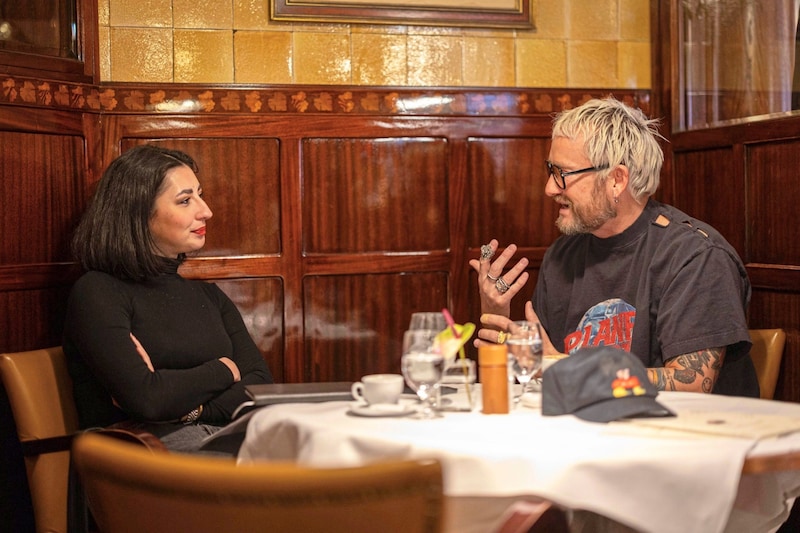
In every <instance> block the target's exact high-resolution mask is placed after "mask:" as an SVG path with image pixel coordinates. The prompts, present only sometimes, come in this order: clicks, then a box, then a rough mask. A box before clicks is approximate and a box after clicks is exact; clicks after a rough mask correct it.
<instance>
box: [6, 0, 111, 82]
mask: <svg viewBox="0 0 800 533" xmlns="http://www.w3.org/2000/svg"><path fill="white" fill-rule="evenodd" d="M96 45H97V0H25V1H20V0H0V70H2V71H3V72H4V73H7V74H11V75H31V76H38V77H47V78H54V79H58V80H70V81H85V82H91V81H94V77H95V73H96V72H97V68H96V56H97V52H96V48H97V46H96Z"/></svg>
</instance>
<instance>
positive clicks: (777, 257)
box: [745, 137, 800, 288]
mask: <svg viewBox="0 0 800 533" xmlns="http://www.w3.org/2000/svg"><path fill="white" fill-rule="evenodd" d="M745 161H746V163H745V164H746V168H747V178H748V182H747V189H746V193H747V213H746V216H747V230H748V243H749V250H750V255H749V258H748V259H749V261H750V262H754V263H767V264H783V265H800V239H799V238H798V231H797V224H796V223H795V222H794V221H793V218H794V217H793V216H792V215H793V214H794V213H796V212H797V206H799V205H800V187H797V186H796V185H794V184H796V183H797V169H798V168H800V137H798V138H795V139H791V140H784V141H775V142H769V143H757V144H751V145H748V146H747V157H746V159H745ZM787 185H788V186H787ZM798 288H800V287H798Z"/></svg>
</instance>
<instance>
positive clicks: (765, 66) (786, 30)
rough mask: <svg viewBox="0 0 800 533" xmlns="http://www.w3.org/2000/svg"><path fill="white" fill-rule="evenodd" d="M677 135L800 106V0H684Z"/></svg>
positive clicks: (675, 120)
mask: <svg viewBox="0 0 800 533" xmlns="http://www.w3.org/2000/svg"><path fill="white" fill-rule="evenodd" d="M676 9H677V13H676V15H677V16H676V20H677V23H678V28H677V31H678V40H677V41H678V43H677V45H678V48H679V49H678V50H677V55H676V57H677V58H678V69H679V72H678V76H677V79H678V87H677V97H678V102H677V103H678V105H677V106H676V107H675V108H674V109H675V113H674V115H673V124H674V127H675V129H676V130H677V131H682V130H692V129H698V128H707V127H713V126H718V125H723V124H728V123H731V122H737V121H745V120H756V119H760V118H765V117H770V116H775V114H786V113H792V112H793V111H794V110H797V109H800V101H799V99H798V91H799V90H800V80H799V78H800V76H798V69H797V67H796V64H795V63H796V62H795V56H796V50H797V21H798V10H800V0H770V1H768V2H765V1H763V0H680V1H678V2H676Z"/></svg>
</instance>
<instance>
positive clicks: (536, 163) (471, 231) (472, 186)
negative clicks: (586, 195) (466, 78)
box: [465, 135, 558, 249]
mask: <svg viewBox="0 0 800 533" xmlns="http://www.w3.org/2000/svg"><path fill="white" fill-rule="evenodd" d="M549 151H550V137H549V135H547V136H546V137H539V138H512V137H508V138H472V139H470V140H469V152H468V162H467V170H466V171H467V185H466V189H467V192H466V197H467V201H468V203H469V218H468V222H467V226H466V228H465V229H466V232H467V235H468V238H467V244H468V246H469V247H471V248H475V249H477V248H479V247H480V245H481V244H484V243H487V242H489V240H490V239H492V238H496V239H497V240H498V241H499V242H500V246H502V247H505V246H506V245H508V244H511V243H514V244H516V245H518V246H521V247H537V246H548V245H549V244H550V243H551V242H553V240H555V238H556V237H557V236H558V230H557V229H556V226H555V220H556V217H557V215H558V213H557V209H556V207H555V205H556V204H555V202H554V201H553V200H552V199H551V198H548V197H547V196H546V195H545V193H544V188H545V186H546V184H547V170H546V167H545V164H544V162H545V160H547V155H548V153H549Z"/></svg>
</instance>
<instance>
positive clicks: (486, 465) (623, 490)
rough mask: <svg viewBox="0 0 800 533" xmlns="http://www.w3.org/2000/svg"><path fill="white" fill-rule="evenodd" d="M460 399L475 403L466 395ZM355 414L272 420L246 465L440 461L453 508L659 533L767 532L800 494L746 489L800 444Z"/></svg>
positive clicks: (795, 483) (763, 482) (275, 415)
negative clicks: (547, 510) (508, 510)
mask: <svg viewBox="0 0 800 533" xmlns="http://www.w3.org/2000/svg"><path fill="white" fill-rule="evenodd" d="M476 394H479V392H477V391H476ZM452 398H453V400H454V403H456V404H459V403H462V404H463V403H464V402H465V399H464V396H463V395H462V394H458V395H454V396H452ZM658 399H659V401H660V402H662V403H663V404H665V405H666V406H668V407H670V408H671V409H673V410H674V411H677V412H680V411H681V410H698V409H701V410H708V411H714V412H717V411H726V410H729V411H743V412H749V413H752V412H763V413H781V414H787V415H791V416H797V417H800V405H797V404H788V403H781V402H767V401H763V400H750V399H743V398H726V397H721V396H711V395H702V394H692V393H662V394H660V395H659V397H658ZM350 405H351V404H350V403H349V402H329V403H320V404H283V405H275V406H270V407H267V408H262V409H261V410H259V411H257V412H255V413H253V414H252V416H251V418H250V421H249V423H248V427H247V435H246V437H245V441H244V443H243V445H242V447H241V450H240V452H239V459H238V460H239V463H240V464H246V463H249V462H254V461H263V460H293V461H297V462H300V463H302V464H306V465H311V466H317V467H333V466H349V465H361V464H364V463H368V462H370V461H376V460H381V459H386V458H420V457H435V458H438V459H440V460H441V461H442V463H443V465H444V490H445V494H446V495H447V496H448V497H451V498H456V499H458V498H463V499H464V501H475V499H476V498H477V499H496V500H497V501H498V502H502V505H503V506H505V505H508V502H509V501H512V500H513V499H514V498H516V497H520V496H526V495H532V496H538V497H540V498H545V499H548V500H551V501H553V502H556V503H558V504H561V505H563V506H566V507H569V508H572V509H583V510H587V511H591V512H595V513H597V514H600V515H603V516H606V517H608V518H611V519H612V520H614V521H617V522H619V523H621V524H625V525H627V526H630V527H632V528H635V529H637V530H641V531H654V532H662V531H663V532H672V531H674V532H680V533H684V532H687V531H702V532H721V531H728V532H742V533H744V532H745V531H746V532H748V533H749V532H752V531H767V530H769V529H770V528H774V527H776V526H777V525H779V524H780V523H781V522H782V521H783V520H785V518H786V516H787V515H788V509H787V507H786V506H787V504H786V501H787V500H790V499H791V498H793V497H795V496H796V495H797V493H798V490H799V489H800V472H789V473H783V474H775V475H763V476H746V477H745V478H743V479H740V478H742V476H741V468H742V464H743V463H744V460H745V458H746V457H747V456H748V454H750V455H757V454H763V453H778V452H786V451H789V450H796V449H800V435H799V434H797V433H795V434H792V435H790V436H785V437H779V438H771V439H765V440H762V441H757V440H756V439H753V438H738V437H717V436H709V435H701V434H690V433H685V434H679V433H675V432H671V431H663V430H658V429H652V428H645V427H639V426H633V425H631V424H626V423H612V424H595V423H589V422H584V421H581V420H579V419H577V418H576V417H573V416H561V417H543V416H541V414H540V412H539V410H538V409H535V408H528V407H518V408H516V409H514V410H513V411H512V412H511V413H510V414H509V415H484V414H482V413H480V411H479V410H475V411H472V412H467V413H457V412H447V413H444V416H443V417H442V418H438V419H435V420H417V419H413V418H365V417H356V416H352V415H350V414H348V408H349V407H350ZM740 481H741V486H740ZM737 495H738V500H737ZM734 504H736V506H735V508H734ZM476 509H477V508H476ZM498 515H499V511H498ZM460 520H461V522H460V523H459V525H458V526H454V525H453V524H450V526H451V529H452V530H454V531H455V530H459V529H458V528H460V527H466V526H468V525H473V526H475V527H474V530H477V531H480V530H481V529H479V527H485V524H484V526H478V524H476V523H475V524H473V523H472V522H471V520H472V518H470V517H468V516H466V517H461V518H460ZM483 531H487V529H483Z"/></svg>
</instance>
